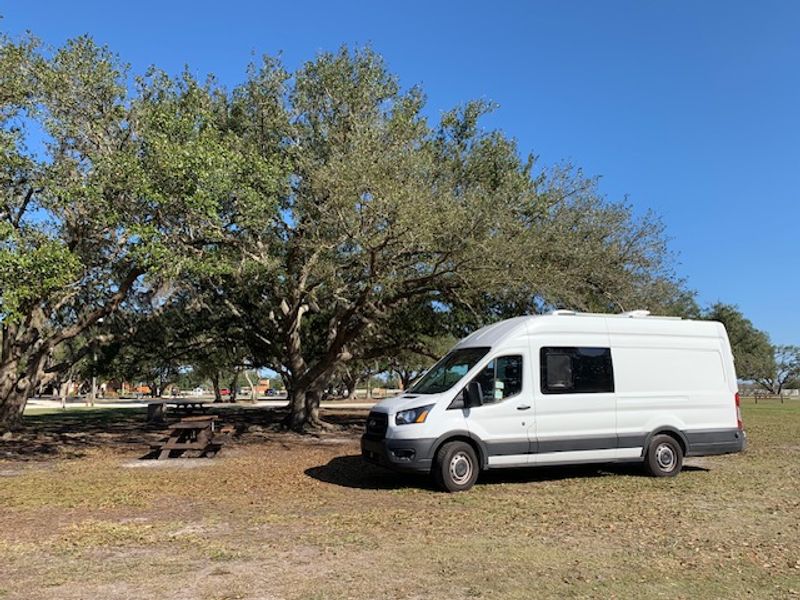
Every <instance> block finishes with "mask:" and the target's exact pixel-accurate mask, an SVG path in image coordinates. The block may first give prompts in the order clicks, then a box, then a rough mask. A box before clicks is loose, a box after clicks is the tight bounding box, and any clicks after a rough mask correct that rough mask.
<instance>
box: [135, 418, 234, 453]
mask: <svg viewBox="0 0 800 600" xmlns="http://www.w3.org/2000/svg"><path fill="white" fill-rule="evenodd" d="M217 419H219V417H218V416H217V415H198V416H193V417H184V418H183V419H181V420H180V421H178V422H177V423H173V424H172V425H171V428H172V429H171V431H170V433H169V434H168V435H167V439H166V440H164V441H161V442H157V443H155V444H151V445H150V448H151V450H153V451H155V452H157V453H158V455H157V456H156V458H157V459H158V460H162V459H165V458H200V457H209V458H210V457H213V456H215V455H216V454H217V452H219V450H220V448H222V443H223V440H224V436H226V435H227V434H228V433H230V432H231V431H232V430H233V429H232V428H228V427H226V428H222V430H221V431H219V432H217V428H216V425H215V423H216V421H217Z"/></svg>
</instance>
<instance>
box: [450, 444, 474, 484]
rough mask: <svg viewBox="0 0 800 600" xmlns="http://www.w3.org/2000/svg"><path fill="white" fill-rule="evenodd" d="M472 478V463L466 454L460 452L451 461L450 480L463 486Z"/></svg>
mask: <svg viewBox="0 0 800 600" xmlns="http://www.w3.org/2000/svg"><path fill="white" fill-rule="evenodd" d="M470 477H472V461H471V460H470V459H469V456H467V454H466V453H465V452H458V453H456V454H455V455H453V458H451V459H450V479H452V480H453V483H455V484H457V485H463V484H465V483H466V482H467V481H469V479H470Z"/></svg>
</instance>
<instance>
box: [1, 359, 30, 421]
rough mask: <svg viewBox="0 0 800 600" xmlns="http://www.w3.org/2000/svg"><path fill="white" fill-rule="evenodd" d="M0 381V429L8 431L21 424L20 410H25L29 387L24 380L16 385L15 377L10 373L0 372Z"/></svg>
mask: <svg viewBox="0 0 800 600" xmlns="http://www.w3.org/2000/svg"><path fill="white" fill-rule="evenodd" d="M0 381H2V383H0V431H10V430H12V429H16V428H18V427H19V426H20V425H21V423H22V411H24V410H25V403H26V402H27V401H28V397H29V395H30V392H31V389H30V387H29V386H26V385H24V382H20V383H22V385H18V382H17V381H16V378H15V377H11V376H10V374H8V375H7V374H6V373H0Z"/></svg>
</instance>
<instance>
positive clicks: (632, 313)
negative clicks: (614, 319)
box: [620, 310, 650, 319]
mask: <svg viewBox="0 0 800 600" xmlns="http://www.w3.org/2000/svg"><path fill="white" fill-rule="evenodd" d="M620 316H621V317H630V318H631V319H638V318H641V317H649V316H650V311H649V310H629V311H628V312H624V313H622V314H621V315H620Z"/></svg>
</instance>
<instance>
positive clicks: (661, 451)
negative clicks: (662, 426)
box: [644, 435, 683, 477]
mask: <svg viewBox="0 0 800 600" xmlns="http://www.w3.org/2000/svg"><path fill="white" fill-rule="evenodd" d="M644 464H645V468H646V469H647V472H648V473H650V475H652V476H653V477H675V475H677V474H678V473H680V471H681V467H682V466H683V450H682V449H681V445H680V444H679V443H678V440H676V439H675V438H674V437H672V436H671V435H656V436H653V439H652V440H650V446H648V448H647V457H646V458H645V461H644Z"/></svg>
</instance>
